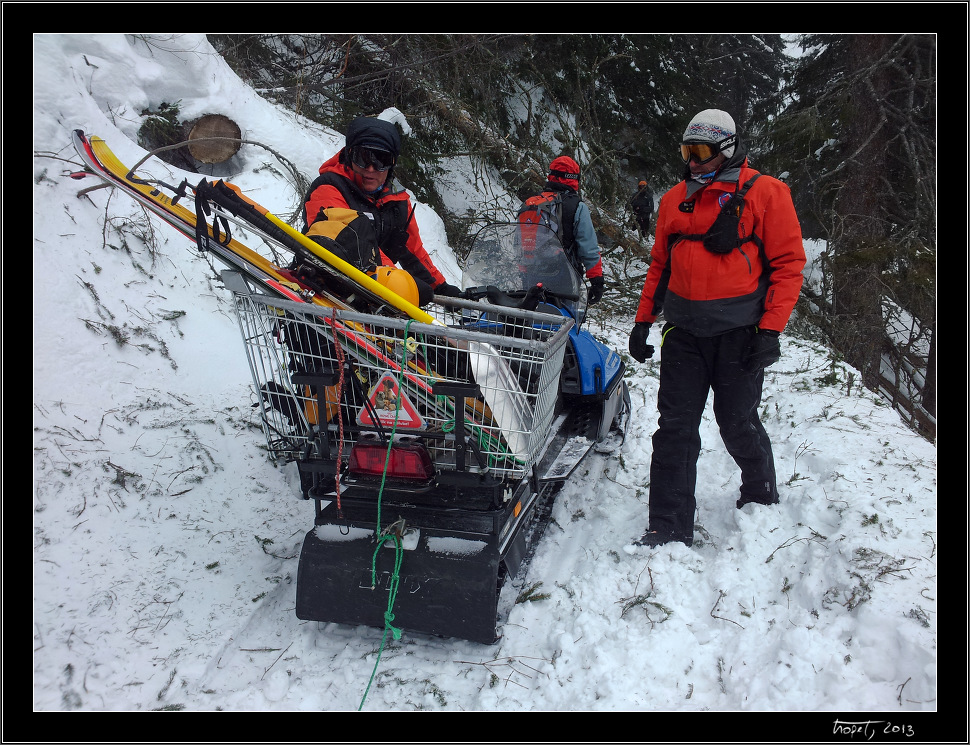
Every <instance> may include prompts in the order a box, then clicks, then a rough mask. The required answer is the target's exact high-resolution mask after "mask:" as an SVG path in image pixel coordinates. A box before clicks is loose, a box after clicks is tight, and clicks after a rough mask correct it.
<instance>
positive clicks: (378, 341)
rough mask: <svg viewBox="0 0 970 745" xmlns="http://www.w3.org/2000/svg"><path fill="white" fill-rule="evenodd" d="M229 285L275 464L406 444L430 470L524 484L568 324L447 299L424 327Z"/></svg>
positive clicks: (552, 395) (548, 419) (343, 457)
mask: <svg viewBox="0 0 970 745" xmlns="http://www.w3.org/2000/svg"><path fill="white" fill-rule="evenodd" d="M230 285H231V289H232V290H233V297H234V305H235V311H236V315H237V318H238V320H239V328H240V332H241V335H242V339H243V343H244V345H245V349H246V354H247V357H248V360H249V366H250V370H251V372H252V377H253V385H254V387H255V390H256V391H257V394H258V399H259V404H258V405H259V407H260V413H261V416H260V419H261V422H262V426H263V430H264V433H265V435H266V440H267V444H268V446H269V450H270V452H271V454H272V455H273V457H274V458H276V459H278V460H283V461H289V460H294V459H306V460H309V459H314V458H317V459H333V460H339V461H340V462H341V463H346V462H347V459H348V458H349V454H350V451H351V449H352V447H353V445H354V443H355V442H357V441H358V440H359V439H360V438H362V437H367V438H373V437H374V436H375V435H376V436H377V437H379V438H381V440H382V441H384V442H386V441H387V440H388V438H397V439H403V438H406V437H412V438H418V439H420V440H421V441H422V442H423V443H424V444H425V445H426V446H427V448H428V450H429V451H430V453H431V455H432V458H433V461H434V466H435V468H437V469H440V470H455V469H462V470H470V471H475V470H478V471H482V472H489V473H492V474H494V475H495V476H496V477H500V478H501V477H506V476H507V477H511V478H522V477H524V476H525V475H526V474H527V473H528V470H529V468H530V467H531V466H532V464H533V463H534V462H535V460H536V459H537V457H538V456H539V455H540V452H541V449H542V446H543V445H544V444H545V442H546V439H547V437H548V435H549V429H550V427H551V424H552V420H553V414H554V409H555V402H556V397H557V395H558V388H559V376H560V373H561V370H562V363H563V355H564V352H565V348H566V342H567V340H568V334H569V329H570V328H571V327H572V325H573V323H574V322H573V320H572V319H568V318H565V317H563V316H560V315H550V314H545V313H536V312H531V311H523V310H518V309H514V308H505V307H498V306H494V305H490V304H486V303H477V302H473V301H466V300H457V299H456V300H454V301H453V302H454V305H453V306H452V304H451V302H449V307H448V308H445V307H444V306H439V305H436V304H431V305H430V306H429V307H428V308H426V309H425V310H426V312H427V313H429V314H430V315H431V316H432V317H433V318H434V323H431V324H425V323H419V322H417V321H413V320H408V319H401V318H390V317H385V316H379V315H371V314H365V313H358V312H355V311H351V310H342V309H333V308H328V307H324V306H321V305H315V304H310V303H302V302H293V301H289V300H282V299H279V298H276V297H271V296H269V295H263V294H258V293H255V292H252V291H251V289H250V288H249V287H248V286H246V285H245V284H244V283H238V282H237V283H229V282H227V286H230ZM321 441H323V442H325V443H326V448H325V452H321V450H320V448H319V443H320V442H321Z"/></svg>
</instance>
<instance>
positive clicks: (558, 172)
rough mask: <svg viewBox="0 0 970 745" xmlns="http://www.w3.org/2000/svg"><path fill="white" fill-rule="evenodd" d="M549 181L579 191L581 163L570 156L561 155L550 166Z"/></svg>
mask: <svg viewBox="0 0 970 745" xmlns="http://www.w3.org/2000/svg"><path fill="white" fill-rule="evenodd" d="M549 180H550V181H554V182H556V183H557V184H565V185H566V186H571V187H572V188H573V189H579V163H577V162H576V161H575V160H573V159H572V158H570V157H569V156H568V155H560V156H559V157H558V158H556V159H555V160H554V161H552V163H550V164H549Z"/></svg>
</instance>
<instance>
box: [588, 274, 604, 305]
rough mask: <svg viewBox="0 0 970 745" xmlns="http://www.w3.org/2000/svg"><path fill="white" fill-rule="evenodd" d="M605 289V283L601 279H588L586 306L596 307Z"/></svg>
mask: <svg viewBox="0 0 970 745" xmlns="http://www.w3.org/2000/svg"><path fill="white" fill-rule="evenodd" d="M605 289H606V281H605V280H604V279H603V278H602V277H590V278H589V294H588V295H587V296H586V304H587V305H596V303H598V302H599V301H600V300H601V299H602V297H603V290H605Z"/></svg>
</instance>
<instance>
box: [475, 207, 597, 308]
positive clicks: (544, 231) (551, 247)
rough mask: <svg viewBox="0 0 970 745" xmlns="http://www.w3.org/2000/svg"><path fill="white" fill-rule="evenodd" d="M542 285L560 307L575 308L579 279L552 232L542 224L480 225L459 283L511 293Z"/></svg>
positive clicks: (580, 284)
mask: <svg viewBox="0 0 970 745" xmlns="http://www.w3.org/2000/svg"><path fill="white" fill-rule="evenodd" d="M536 285H542V287H543V289H544V290H545V294H546V296H547V297H548V296H550V295H551V296H553V297H554V298H555V299H556V300H558V301H559V302H560V303H561V304H562V306H563V307H566V308H569V309H570V310H573V311H574V310H575V306H576V303H577V301H578V300H579V298H580V296H581V295H582V281H581V280H580V277H579V274H578V273H577V272H576V270H575V269H574V268H573V266H572V264H570V262H569V258H568V257H567V256H566V253H565V252H564V251H563V248H562V244H561V243H560V241H559V238H558V236H557V235H556V233H555V232H554V231H553V230H551V229H549V228H547V227H545V226H543V225H536V224H522V223H495V224H492V225H487V226H485V227H484V228H482V229H481V230H480V231H479V232H478V234H477V235H476V236H475V239H474V241H473V243H472V248H471V251H470V252H469V254H468V258H467V259H466V261H465V268H464V271H463V273H462V286H463V288H464V289H467V288H469V287H482V286H493V287H497V288H499V289H500V290H502V291H503V292H505V293H508V294H510V295H513V296H515V295H516V294H517V293H522V294H524V293H525V292H528V291H529V290H531V289H532V288H533V287H535V286H536Z"/></svg>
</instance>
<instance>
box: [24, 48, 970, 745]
mask: <svg viewBox="0 0 970 745" xmlns="http://www.w3.org/2000/svg"><path fill="white" fill-rule="evenodd" d="M163 102H167V103H173V102H179V105H180V107H181V112H182V117H183V118H184V119H191V118H193V117H196V116H199V115H201V114H204V113H223V114H226V115H228V116H231V117H232V118H233V119H235V120H236V121H237V122H239V123H240V124H241V125H242V127H243V128H244V130H245V132H244V137H245V138H246V139H250V140H254V141H258V142H261V143H264V144H265V145H267V146H269V147H271V148H273V149H275V150H277V151H278V152H280V153H282V154H283V155H285V157H286V158H288V159H289V160H290V161H292V162H293V163H295V164H296V165H297V167H298V168H300V169H301V170H302V172H303V173H304V174H306V175H308V176H310V177H312V176H313V175H314V174H315V173H316V170H317V168H318V166H319V164H320V163H321V162H323V161H324V160H325V159H326V158H328V157H329V156H330V155H332V154H333V153H334V152H335V151H336V150H337V149H338V148H339V147H340V145H341V143H342V137H341V136H340V135H339V133H335V132H332V131H329V130H326V129H324V128H321V127H320V126H318V125H315V124H313V123H310V122H307V121H305V120H303V119H301V118H300V117H298V116H296V115H294V114H292V113H290V112H287V111H285V110H282V109H280V108H278V107H276V106H273V105H272V104H270V103H268V102H266V101H265V100H264V99H262V98H260V97H259V96H258V95H257V94H256V93H255V92H254V91H253V90H252V89H251V88H249V87H248V86H247V85H246V84H244V83H243V82H242V81H240V80H239V79H238V78H237V77H236V76H235V75H234V74H233V73H232V72H231V70H230V69H229V68H228V67H227V66H226V64H225V63H224V62H223V60H222V59H221V58H220V57H219V56H218V55H217V54H215V52H214V50H213V49H212V48H211V47H210V46H209V44H208V42H207V41H206V40H205V37H204V36H200V35H188V36H168V37H154V38H142V37H138V38H135V37H132V36H122V35H72V36H48V35H38V36H36V37H35V44H34V142H33V150H34V160H33V165H34V169H33V170H34V184H35V186H34V205H33V206H34V247H33V260H34V277H35V287H36V292H35V294H34V303H33V396H32V401H33V427H34V439H33V445H34V458H33V469H34V473H33V682H32V685H33V709H34V710H35V711H44V712H53V711H89V712H107V711H110V712H116V711H148V710H159V709H167V710H171V709H176V710H190V711H216V710H219V711H237V712H239V711H257V710H259V711H355V710H358V709H359V708H360V709H363V710H365V711H412V710H431V711H465V712H471V711H503V712H512V711H529V712H537V711H558V712H581V711H582V712H607V711H648V712H677V713H683V712H803V713H804V712H808V713H814V714H819V715H820V716H816V717H813V718H811V719H810V720H809V722H810V724H808V725H807V726H806V728H800V729H799V730H798V731H795V732H778V731H773V732H772V733H770V734H767V733H763V732H758V733H752V732H751V731H750V730H747V731H746V733H745V734H739V733H737V732H733V733H720V732H718V733H715V732H711V731H707V730H706V729H705V730H704V732H699V731H695V732H693V733H692V731H691V730H680V731H679V732H680V734H677V733H676V732H674V733H670V732H668V733H667V734H666V735H665V738H664V739H667V740H668V741H674V740H679V739H684V738H687V739H693V738H698V739H703V740H711V739H712V738H713V739H724V740H734V739H739V740H741V739H743V740H745V741H749V742H750V741H758V740H760V739H762V738H763V737H765V735H766V734H767V739H768V740H769V741H773V742H774V741H787V740H789V739H791V738H795V739H797V740H805V741H817V740H828V739H836V740H851V739H863V733H862V731H861V730H859V731H855V732H853V733H850V732H849V730H848V729H844V730H839V728H840V727H843V726H847V725H844V724H843V723H845V722H853V721H867V720H874V721H875V720H878V721H881V722H883V724H880V725H871V726H872V727H874V728H878V730H879V731H878V733H877V735H876V738H875V739H911V740H924V739H926V738H927V736H928V733H930V732H938V730H937V729H936V728H937V725H938V722H939V719H938V718H937V717H936V716H931V715H933V714H934V712H937V710H938V707H939V705H940V701H939V695H940V694H939V692H938V675H937V652H938V650H937V623H938V599H939V594H940V590H939V587H938V581H937V572H938V562H939V558H940V552H939V550H938V542H939V541H938V537H937V520H938V512H937V502H936V493H937V479H936V468H937V465H936V448H935V447H934V445H933V444H931V443H928V442H927V441H925V440H923V439H921V438H920V437H919V436H917V435H916V434H914V433H913V432H912V431H910V430H909V429H907V428H906V427H905V426H904V425H903V424H902V423H901V422H900V419H899V416H898V415H897V414H896V413H894V412H893V410H892V409H890V408H889V407H888V406H886V405H885V404H884V403H883V402H882V401H880V400H879V399H877V398H876V397H875V396H873V395H871V394H870V393H868V392H866V391H864V390H863V389H861V388H860V387H859V385H858V380H859V376H858V374H857V373H855V372H854V371H853V370H851V369H849V368H847V367H845V366H844V365H842V364H840V363H838V362H836V361H834V360H833V359H832V358H831V356H830V355H829V353H828V352H827V350H826V349H825V348H823V347H821V346H819V345H818V344H817V343H814V342H811V341H808V340H803V339H799V338H795V337H793V336H791V335H785V336H783V352H784V354H783V357H782V359H781V361H780V362H778V363H777V364H776V365H774V366H773V367H771V368H769V370H768V373H767V375H766V385H765V396H764V402H763V406H762V419H763V420H764V422H765V426H766V427H767V429H768V431H769V433H770V434H771V436H772V440H773V443H774V447H775V457H776V465H777V471H778V474H779V488H780V491H781V497H782V503H781V505H779V506H778V507H776V508H771V509H765V508H759V507H757V506H754V505H749V506H747V507H745V509H743V510H737V509H735V506H734V502H735V499H736V491H737V486H738V478H739V477H738V471H737V468H736V467H735V465H734V463H733V462H732V461H731V459H730V458H729V456H728V455H727V453H726V452H725V451H724V448H723V446H722V445H721V443H720V439H719V437H718V433H717V428H716V426H715V425H714V423H713V418H712V416H711V415H710V412H708V415H707V416H705V419H704V423H703V431H702V437H703V450H702V454H701V458H700V463H699V468H698V483H699V484H700V485H701V486H700V488H699V493H698V505H699V512H698V517H697V522H698V524H699V526H700V527H699V528H698V533H699V535H700V536H703V538H702V540H698V541H697V542H696V543H695V545H694V546H693V548H690V549H688V548H686V547H684V546H681V545H680V544H675V545H673V546H670V547H664V548H661V549H658V550H654V551H652V552H650V551H647V550H645V549H636V550H633V549H631V548H628V547H627V544H629V542H630V541H631V540H632V539H634V538H636V537H637V536H639V534H640V532H641V531H642V530H643V528H644V527H645V526H646V520H647V488H646V482H647V478H648V469H649V461H650V451H651V444H650V437H651V435H652V433H653V430H654V428H655V425H656V405H655V403H656V394H657V383H658V378H657V375H658V369H659V368H658V363H657V362H656V361H651V362H649V363H648V364H645V365H639V364H637V363H636V362H633V361H631V362H630V368H629V369H630V373H629V379H628V383H629V385H630V388H631V394H632V397H633V402H634V406H635V408H636V409H637V414H636V416H635V419H634V421H633V423H632V424H631V427H630V432H629V436H628V438H627V441H626V443H625V444H624V446H623V448H622V450H621V451H620V452H619V453H618V454H616V455H614V456H612V457H605V456H601V455H595V456H593V457H592V458H591V459H590V460H589V461H588V462H587V467H586V469H585V471H584V472H583V473H582V474H581V475H580V476H579V477H578V478H576V479H575V480H574V481H573V482H572V483H570V484H569V485H567V487H566V488H565V489H564V491H563V492H562V493H561V496H560V498H559V500H558V502H557V504H556V507H555V510H554V514H553V518H554V521H553V523H552V524H551V525H550V527H549V530H548V532H547V535H546V537H545V538H544V540H543V542H542V543H541V544H540V546H539V549H538V551H537V553H536V556H535V559H534V561H533V563H532V566H531V567H530V569H529V571H528V574H527V575H526V576H524V577H522V578H520V579H519V580H517V581H516V585H517V588H516V589H518V590H525V589H529V588H535V593H534V594H535V599H534V600H531V601H525V602H521V603H517V604H515V605H514V606H513V607H512V608H511V612H510V614H509V617H508V621H507V623H506V624H505V626H504V629H503V633H504V636H503V638H502V639H501V640H500V641H499V642H498V643H497V644H495V645H492V646H482V645H478V644H473V643H470V642H464V641H456V640H451V639H441V638H428V637H423V636H420V635H415V634H409V633H407V632H405V634H404V635H403V637H402V638H401V639H400V640H399V641H393V642H391V643H389V644H388V645H387V647H386V648H385V649H384V650H383V653H382V655H381V656H380V659H379V660H378V651H379V649H380V645H381V638H382V634H381V631H380V630H379V629H374V628H354V627H347V626H339V625H335V624H323V625H321V624H317V623H307V622H302V621H300V620H298V619H297V618H296V616H295V614H294V590H295V578H296V569H297V557H298V554H299V550H300V545H301V542H302V539H303V535H304V533H305V532H306V531H307V530H308V529H309V528H310V526H311V525H312V505H311V504H310V503H308V502H305V501H303V500H301V499H300V496H299V488H298V483H297V482H298V479H297V478H296V474H295V470H294V468H293V466H292V465H290V466H287V467H285V468H280V469H278V468H275V467H274V466H273V465H272V464H271V463H270V461H269V460H268V459H267V458H266V457H265V454H264V453H265V451H264V442H263V438H262V434H261V432H260V429H259V425H258V421H257V418H256V415H255V413H254V409H253V408H252V406H253V403H254V401H255V399H254V396H253V392H252V386H251V381H250V378H249V372H248V368H247V366H246V361H245V356H244V353H243V347H242V343H241V341H240V338H239V332H238V327H237V325H236V320H235V318H234V316H233V314H232V310H231V307H230V305H229V295H228V293H227V292H226V291H225V290H224V289H223V288H222V286H221V283H220V282H219V281H218V279H217V277H216V275H215V271H214V269H213V267H212V266H211V265H210V264H209V262H208V261H207V260H206V259H205V258H204V257H201V256H200V255H199V254H198V253H197V252H196V249H195V247H194V245H193V244H191V243H189V242H188V241H187V240H185V239H184V238H182V237H180V236H179V235H178V234H176V233H174V231H172V230H170V229H167V228H165V227H163V226H161V225H160V224H159V223H158V222H157V221H155V220H149V219H148V218H146V216H145V214H144V213H143V212H142V211H141V210H140V209H139V208H138V207H137V206H136V205H135V203H134V202H133V201H132V200H131V199H129V198H128V197H126V196H125V195H123V194H120V193H115V194H113V193H111V192H110V190H108V189H100V190H97V191H94V192H91V193H90V194H88V195H86V196H84V197H82V198H80V199H79V198H78V197H77V196H76V195H77V192H78V191H79V190H80V189H82V188H84V187H87V186H92V185H94V184H95V183H96V181H95V179H93V178H88V179H84V180H82V181H75V180H72V179H70V178H67V177H66V176H65V172H67V171H72V170H77V169H78V167H79V162H78V160H77V158H76V156H75V155H74V153H73V150H72V148H71V146H70V132H71V130H72V129H74V128H80V129H83V130H85V131H86V132H88V133H91V134H96V135H98V136H100V137H103V138H104V139H105V140H106V141H107V142H108V144H109V146H110V147H111V148H112V149H113V150H114V151H115V152H116V153H117V154H118V155H119V156H120V157H121V159H122V160H123V161H125V162H126V163H128V164H129V165H132V164H134V163H135V162H137V161H138V160H140V159H141V158H142V157H143V156H144V151H143V150H141V149H140V148H139V147H138V146H137V144H136V133H137V130H138V128H139V126H140V124H141V121H142V118H141V116H140V115H141V112H142V111H144V110H146V109H150V108H151V109H157V107H158V106H159V105H160V104H161V103H163ZM375 113H378V112H375ZM144 168H145V169H146V170H148V171H149V172H151V173H152V174H153V175H155V176H156V177H160V178H164V179H165V180H168V179H169V178H171V179H172V181H171V182H175V181H177V179H179V178H180V177H181V175H182V174H179V173H176V172H175V169H173V168H172V167H170V166H167V165H166V164H164V163H161V162H160V161H157V160H154V159H153V160H152V161H150V162H149V163H147V164H146V165H145V167H144ZM215 168H216V167H213V169H215ZM185 175H189V176H194V178H196V179H198V178H200V176H198V175H197V174H185ZM211 175H213V176H226V177H230V178H231V179H232V180H233V182H234V183H236V184H238V185H239V186H240V187H241V188H243V189H244V190H245V191H246V192H247V193H250V194H251V195H252V196H253V197H254V198H255V199H257V200H258V201H259V202H261V203H262V204H264V205H266V206H267V207H269V208H270V210H272V211H274V212H275V213H276V214H290V213H291V212H292V211H293V210H294V209H295V208H296V207H297V206H298V204H299V196H300V195H299V194H298V193H296V192H295V191H294V189H293V186H292V183H290V182H288V181H287V179H286V178H285V173H284V172H283V170H282V169H281V168H280V167H279V163H278V162H275V161H274V158H273V156H272V155H271V154H270V153H269V152H268V151H266V150H264V149H260V148H257V147H244V148H243V149H242V150H241V151H240V153H239V154H238V155H237V156H236V157H235V158H233V160H232V161H231V173H222V172H216V171H215V170H214V172H213V174H211ZM418 220H419V225H420V227H421V231H422V235H423V237H424V241H425V244H426V245H427V247H428V248H429V251H431V253H432V255H433V256H435V258H436V260H438V261H439V266H440V265H442V264H443V265H444V266H445V267H447V269H446V273H449V274H451V275H452V276H451V277H450V278H451V279H452V280H455V279H457V276H456V273H457V271H458V269H457V263H456V262H455V261H454V257H453V255H452V254H451V252H450V249H449V247H448V243H447V239H446V237H445V233H444V230H443V227H442V223H441V221H440V219H438V217H437V215H435V214H434V213H433V212H432V211H431V210H430V209H428V208H423V209H421V210H420V211H419V212H418ZM632 320H633V319H632V317H609V316H607V315H605V313H604V312H602V311H599V310H594V311H593V314H592V317H591V319H590V322H589V323H590V326H589V327H590V328H591V330H592V331H593V332H594V333H595V334H596V335H597V336H598V337H599V338H601V339H603V340H605V341H606V342H608V343H609V344H610V345H612V346H614V347H615V348H616V349H617V350H620V351H622V352H623V353H624V354H625V353H626V345H627V338H626V335H627V333H628V331H629V329H630V328H631V326H632ZM8 338H9V337H8ZM965 559H966V556H965V554H963V553H961V557H960V561H961V562H965ZM958 610H959V609H958ZM964 610H965V609H964ZM961 621H962V622H963V624H964V625H963V628H964V629H965V614H963V613H961ZM12 638H14V637H13V636H10V637H5V640H7V641H9V640H10V639H12ZM961 649H962V651H964V652H965V638H964V645H963V646H962V647H961ZM958 662H959V664H958V667H959V668H960V669H959V673H958V675H960V676H962V677H963V679H964V683H965V672H966V670H965V664H964V663H965V659H963V660H959V661H958ZM10 682H11V681H10V678H9V677H8V678H7V683H8V684H9V683H10ZM959 705H960V706H961V707H964V708H963V709H962V711H964V712H965V700H964V701H963V702H961V703H960V704H959ZM866 712H880V713H881V714H880V715H879V716H870V715H869V714H866ZM958 718H959V717H958ZM965 723H966V722H965V717H962V724H963V726H965ZM678 726H688V725H687V724H686V723H684V724H683V725H681V724H679V725H678ZM887 727H888V728H889V729H886V728H887ZM893 727H896V728H898V729H896V730H895V731H893V730H892V729H891V728H893ZM146 734H147V739H154V733H152V732H148V733H146ZM476 734H478V733H471V736H472V737H474V736H476ZM370 735H373V736H377V733H373V732H372V733H370ZM900 735H902V736H900ZM306 736H307V735H306V734H301V735H298V736H297V737H298V738H303V737H306ZM311 736H312V735H311ZM575 736H576V735H575V733H573V734H572V736H571V737H569V736H564V738H565V739H563V738H560V739H563V741H566V740H567V739H574V738H575ZM653 736H654V735H653V734H649V733H648V727H647V725H646V724H644V725H643V727H634V728H632V729H631V730H630V731H629V732H628V733H626V734H616V735H614V734H612V733H609V732H608V733H603V734H602V735H600V736H595V737H593V738H592V739H613V740H618V741H623V740H645V739H652V737H653ZM35 737H36V734H35V735H33V736H28V737H25V738H24V739H34V738H35ZM98 737H109V739H113V738H112V736H111V735H110V734H104V733H102V734H99V735H98ZM125 737H126V738H131V737H134V741H138V733H137V732H130V733H127V734H126V735H125ZM281 737H282V739H292V737H293V735H290V734H283V735H281ZM378 737H379V739H386V737H385V736H383V735H381V736H378ZM457 737H458V739H457V741H461V740H462V739H463V738H462V737H461V736H460V735H459V736H457ZM752 737H754V739H752ZM5 739H6V738H5ZM64 739H66V740H73V739H89V735H88V734H85V733H80V732H78V733H75V734H74V736H67V737H65V738H64ZM272 739H276V738H272ZM393 739H401V738H396V737H395V738H393ZM403 739H405V740H410V739H414V738H413V736H410V735H409V736H407V737H403ZM486 739H494V740H501V739H509V738H507V737H503V736H501V735H498V736H491V737H487V738H486ZM126 741H127V740H126Z"/></svg>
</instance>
